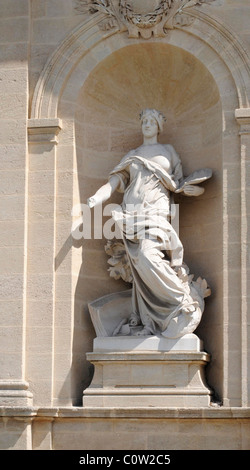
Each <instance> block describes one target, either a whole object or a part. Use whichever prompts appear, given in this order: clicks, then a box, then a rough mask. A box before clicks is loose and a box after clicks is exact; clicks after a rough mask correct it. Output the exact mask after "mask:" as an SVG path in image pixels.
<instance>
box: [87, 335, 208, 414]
mask: <svg viewBox="0 0 250 470" xmlns="http://www.w3.org/2000/svg"><path fill="white" fill-rule="evenodd" d="M87 359H88V360H89V361H90V362H91V363H92V364H94V367H95V373H94V377H93V380H92V383H91V385H90V386H89V388H87V389H86V390H85V391H84V394H83V406H91V407H152V406H155V407H159V406H160V407H189V408H190V407H194V408H196V407H199V408H200V407H206V406H209V404H210V395H211V391H210V390H209V389H208V387H207V386H206V384H205V379H204V368H205V366H206V364H207V363H208V362H209V355H208V354H207V353H205V352H202V351H201V342H200V340H199V339H198V338H197V336H195V335H194V334H191V335H186V336H184V337H183V338H180V339H178V340H168V339H166V338H163V337H156V336H148V337H143V338H140V337H139V338H137V337H134V336H130V337H111V338H107V337H106V338H96V339H95V341H94V351H93V353H88V354H87Z"/></svg>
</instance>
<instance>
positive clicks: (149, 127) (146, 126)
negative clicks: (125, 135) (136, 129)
mask: <svg viewBox="0 0 250 470" xmlns="http://www.w3.org/2000/svg"><path fill="white" fill-rule="evenodd" d="M158 132H159V128H158V123H157V121H156V119H155V118H154V117H153V116H152V115H150V114H148V115H146V116H145V117H144V118H143V120H142V133H143V135H144V136H145V137H155V136H157V135H158Z"/></svg>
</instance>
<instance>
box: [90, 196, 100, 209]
mask: <svg viewBox="0 0 250 470" xmlns="http://www.w3.org/2000/svg"><path fill="white" fill-rule="evenodd" d="M87 204H88V206H89V207H90V209H91V208H92V207H94V206H96V204H98V201H97V198H96V197H95V196H92V197H89V198H88V200H87Z"/></svg>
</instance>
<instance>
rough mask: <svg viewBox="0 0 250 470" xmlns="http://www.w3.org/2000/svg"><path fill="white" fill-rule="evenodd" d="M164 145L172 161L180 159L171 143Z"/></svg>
mask: <svg viewBox="0 0 250 470" xmlns="http://www.w3.org/2000/svg"><path fill="white" fill-rule="evenodd" d="M164 147H165V149H166V151H167V152H168V154H169V155H170V157H171V160H172V162H173V163H176V162H177V161H179V160H180V157H179V155H178V153H177V152H176V150H175V148H174V147H173V145H171V144H164Z"/></svg>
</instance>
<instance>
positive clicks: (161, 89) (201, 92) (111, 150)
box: [75, 42, 223, 373]
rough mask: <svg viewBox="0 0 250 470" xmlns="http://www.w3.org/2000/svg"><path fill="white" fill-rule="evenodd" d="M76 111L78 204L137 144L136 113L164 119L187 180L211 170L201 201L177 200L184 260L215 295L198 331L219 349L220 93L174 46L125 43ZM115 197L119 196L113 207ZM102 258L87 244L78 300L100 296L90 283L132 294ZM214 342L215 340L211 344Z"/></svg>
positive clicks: (92, 79) (89, 84)
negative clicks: (152, 112)
mask: <svg viewBox="0 0 250 470" xmlns="http://www.w3.org/2000/svg"><path fill="white" fill-rule="evenodd" d="M77 105H78V106H77V112H76V115H75V123H76V124H75V133H76V159H77V173H78V179H79V191H80V199H81V201H82V202H85V201H86V199H87V197H89V196H90V195H92V194H94V192H95V191H96V190H97V189H98V188H99V187H100V186H101V185H102V184H104V183H105V182H106V180H107V178H108V174H109V171H110V170H111V169H112V168H113V167H114V166H115V165H116V164H118V163H119V161H120V160H121V158H122V157H123V156H124V155H125V154H126V153H127V152H128V151H129V150H131V149H132V148H136V147H137V146H139V145H140V144H141V130H140V122H139V113H140V111H141V110H142V109H143V108H145V107H155V108H156V109H160V110H161V111H162V112H163V113H164V114H165V116H166V119H167V121H166V124H165V128H164V132H163V133H162V134H161V136H160V141H161V142H163V143H164V142H165V143H171V144H172V145H173V146H174V147H175V149H176V150H177V152H178V153H179V155H180V156H181V160H182V163H183V169H184V173H185V174H186V175H188V174H189V173H191V172H192V171H195V170H196V169H199V168H205V167H209V168H212V170H213V175H214V176H213V179H212V180H211V181H210V182H209V183H208V184H206V185H205V186H206V192H205V194H204V195H203V196H201V197H199V198H197V199H196V198H186V197H180V198H179V199H176V203H178V204H179V209H180V212H179V213H180V219H179V224H180V225H179V229H180V237H181V240H182V242H183V244H184V249H185V257H184V258H185V261H186V262H187V264H188V265H189V267H190V270H191V272H192V273H194V275H195V276H196V277H198V276H199V275H201V276H204V277H205V278H206V279H207V281H208V283H209V284H210V285H211V288H212V291H213V295H212V297H211V299H209V300H208V301H207V308H206V311H205V314H204V317H205V318H204V323H206V326H207V328H206V329H205V330H204V329H202V327H201V331H200V333H201V335H202V339H203V340H204V342H205V345H206V348H207V350H208V351H209V352H210V351H211V353H212V352H213V351H214V349H213V346H215V344H217V343H221V337H220V335H221V329H222V328H223V318H222V315H220V314H219V315H218V312H221V305H222V297H223V289H222V278H223V270H222V266H223V248H222V247H223V215H222V205H223V203H222V125H223V123H222V104H221V100H220V95H219V90H218V87H217V85H216V83H215V81H214V79H213V77H212V75H211V73H210V72H209V71H208V70H207V68H206V67H205V66H204V65H203V64H202V63H201V62H200V61H199V60H197V59H196V58H195V56H194V55H192V54H190V53H189V52H187V51H184V50H183V49H181V48H179V47H176V46H173V45H169V44H164V43H149V42H148V43H144V44H134V45H128V46H126V47H124V48H122V49H119V50H118V51H116V52H113V53H112V54H110V55H109V56H108V57H107V58H105V59H104V60H103V61H101V62H100V63H99V64H98V65H97V66H96V67H95V68H94V69H93V70H92V72H91V73H90V74H89V76H88V78H87V79H86V81H85V83H84V85H83V87H82V89H81V90H80V92H79V94H78V99H77ZM120 199H121V198H120V197H119V195H116V196H115V197H113V198H112V200H111V202H119V200H120ZM215 232H216V233H217V237H216V244H215V243H214V233H215ZM107 259H108V257H107V255H106V254H105V252H104V249H103V246H102V243H100V241H99V240H96V241H95V240H92V241H91V242H88V243H87V242H86V241H85V243H84V244H83V264H82V267H81V284H80V283H78V289H77V296H79V298H80V299H81V300H82V302H84V301H85V299H84V295H86V291H87V292H88V294H89V297H88V300H94V299H95V298H96V295H97V297H98V291H97V289H96V286H95V287H94V288H93V282H94V281H95V283H97V284H98V285H99V289H100V294H99V296H101V295H103V294H104V293H108V292H110V290H111V291H112V289H113V290H118V288H119V290H121V289H126V288H130V285H126V284H125V283H122V282H119V283H118V285H117V286H116V285H114V281H113V282H112V280H111V279H110V278H109V274H108V273H107V267H108V264H107ZM98 265H99V269H97V267H98ZM111 286H112V288H111ZM215 331H216V334H215V333H214V332H215ZM212 332H213V334H212ZM211 336H212V337H213V338H214V339H216V342H215V343H214V345H213V340H212V341H211ZM218 357H219V352H218ZM214 372H215V370H214V368H213V373H214Z"/></svg>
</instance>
